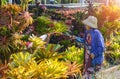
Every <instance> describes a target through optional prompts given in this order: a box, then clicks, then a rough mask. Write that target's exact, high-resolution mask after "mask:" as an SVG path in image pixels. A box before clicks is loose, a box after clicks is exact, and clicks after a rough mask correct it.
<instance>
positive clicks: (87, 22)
mask: <svg viewBox="0 0 120 79" xmlns="http://www.w3.org/2000/svg"><path fill="white" fill-rule="evenodd" d="M82 22H83V24H85V25H87V26H90V27H91V28H98V26H97V18H96V17H94V16H89V17H88V18H87V19H85V20H83V21H82Z"/></svg>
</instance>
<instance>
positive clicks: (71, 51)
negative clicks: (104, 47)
mask: <svg viewBox="0 0 120 79" xmlns="http://www.w3.org/2000/svg"><path fill="white" fill-rule="evenodd" d="M65 53H66V55H65V57H64V59H65V60H68V61H70V62H74V61H76V62H77V63H78V64H83V61H84V54H83V49H82V48H81V49H80V48H76V47H75V46H72V47H69V48H68V50H66V51H65Z"/></svg>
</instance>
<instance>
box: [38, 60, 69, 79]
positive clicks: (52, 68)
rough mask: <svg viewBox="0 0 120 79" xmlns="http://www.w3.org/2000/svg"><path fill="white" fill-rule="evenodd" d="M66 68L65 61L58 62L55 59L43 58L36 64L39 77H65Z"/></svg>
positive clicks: (57, 78) (58, 78) (53, 78)
mask: <svg viewBox="0 0 120 79" xmlns="http://www.w3.org/2000/svg"><path fill="white" fill-rule="evenodd" d="M67 68H68V67H67V66H66V65H65V62H60V61H58V60H57V59H55V60H53V59H48V60H44V61H41V62H40V63H39V64H38V76H39V78H40V79H60V78H65V79H66V78H67V75H68V74H67Z"/></svg>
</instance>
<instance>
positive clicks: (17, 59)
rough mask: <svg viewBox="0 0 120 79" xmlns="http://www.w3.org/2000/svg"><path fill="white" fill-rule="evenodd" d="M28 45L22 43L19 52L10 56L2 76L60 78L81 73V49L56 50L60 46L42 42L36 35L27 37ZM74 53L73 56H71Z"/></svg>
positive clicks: (16, 78) (24, 78) (41, 78)
mask: <svg viewBox="0 0 120 79" xmlns="http://www.w3.org/2000/svg"><path fill="white" fill-rule="evenodd" d="M29 42H31V43H32V45H31V43H29V45H31V46H30V47H29V48H28V49H25V48H27V46H24V45H23V49H24V50H22V51H21V52H18V53H15V54H12V55H11V56H10V60H9V63H8V64H7V66H8V67H7V69H6V70H5V71H4V74H5V75H3V77H5V78H6V79H7V78H11V79H12V78H14V79H26V78H28V79H34V78H37V79H39V78H40V79H58V78H59V79H61V78H64V79H66V78H69V76H75V75H78V74H81V72H82V71H81V70H80V68H81V66H82V65H81V64H82V63H83V49H79V48H76V47H75V46H72V47H70V48H69V49H68V50H66V51H65V52H62V53H59V52H57V51H58V50H59V49H60V48H61V46H60V45H53V44H48V45H47V46H46V43H45V42H43V41H42V40H41V39H40V38H39V37H37V36H34V35H33V36H30V37H29ZM29 49H30V50H29ZM73 55H74V57H73Z"/></svg>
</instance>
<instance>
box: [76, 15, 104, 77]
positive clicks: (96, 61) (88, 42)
mask: <svg viewBox="0 0 120 79" xmlns="http://www.w3.org/2000/svg"><path fill="white" fill-rule="evenodd" d="M82 22H83V24H84V25H85V28H86V32H85V40H84V41H85V42H84V44H85V53H84V59H85V60H84V67H85V68H84V74H85V79H94V76H95V72H97V71H99V70H100V69H101V65H102V63H103V59H104V57H103V52H104V47H105V46H104V39H103V36H102V34H101V33H100V31H99V30H97V28H98V27H97V18H96V17H94V16H89V17H88V18H87V19H85V20H84V21H82ZM76 40H77V41H79V42H81V38H80V37H76Z"/></svg>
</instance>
